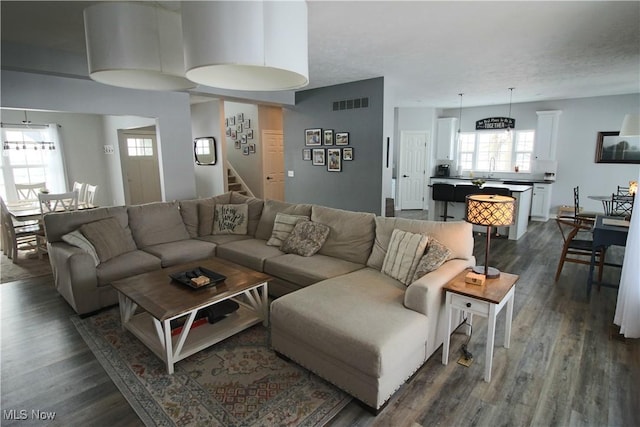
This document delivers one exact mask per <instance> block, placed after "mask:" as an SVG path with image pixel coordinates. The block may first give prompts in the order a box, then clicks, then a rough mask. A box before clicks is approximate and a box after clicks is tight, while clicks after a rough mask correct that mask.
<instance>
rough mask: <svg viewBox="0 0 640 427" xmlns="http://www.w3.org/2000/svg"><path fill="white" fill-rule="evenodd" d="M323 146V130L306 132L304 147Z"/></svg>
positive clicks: (308, 130)
mask: <svg viewBox="0 0 640 427" xmlns="http://www.w3.org/2000/svg"><path fill="white" fill-rule="evenodd" d="M320 144H322V129H306V130H305V131H304V145H320Z"/></svg>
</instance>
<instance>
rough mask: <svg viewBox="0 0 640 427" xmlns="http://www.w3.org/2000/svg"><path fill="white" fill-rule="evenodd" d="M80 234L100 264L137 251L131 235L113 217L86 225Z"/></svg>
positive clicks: (82, 227) (81, 228)
mask: <svg viewBox="0 0 640 427" xmlns="http://www.w3.org/2000/svg"><path fill="white" fill-rule="evenodd" d="M80 232H81V233H82V234H83V235H84V237H86V238H87V240H88V241H89V242H91V244H92V245H93V247H94V248H96V253H97V254H98V258H100V262H105V261H108V260H110V259H111V258H115V257H117V256H118V255H122V254H124V253H127V252H131V251H134V250H136V249H137V248H136V243H135V242H134V241H133V238H132V237H131V234H130V233H128V232H127V231H126V230H125V229H124V228H123V227H122V226H121V225H120V223H119V222H118V220H117V219H116V218H114V217H109V218H105V219H101V220H99V221H94V222H89V223H86V224H84V225H82V226H81V227H80Z"/></svg>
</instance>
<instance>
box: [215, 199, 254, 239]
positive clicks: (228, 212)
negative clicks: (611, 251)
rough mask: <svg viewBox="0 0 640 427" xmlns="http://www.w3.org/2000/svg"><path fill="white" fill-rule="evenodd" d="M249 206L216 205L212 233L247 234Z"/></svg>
mask: <svg viewBox="0 0 640 427" xmlns="http://www.w3.org/2000/svg"><path fill="white" fill-rule="evenodd" d="M248 213H249V206H247V205H245V204H239V205H216V207H215V216H214V219H213V234H247V225H248V223H249V221H248V219H247V216H248Z"/></svg>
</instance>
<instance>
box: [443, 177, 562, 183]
mask: <svg viewBox="0 0 640 427" xmlns="http://www.w3.org/2000/svg"><path fill="white" fill-rule="evenodd" d="M431 179H457V180H463V181H473V180H474V179H484V180H485V182H487V183H489V182H518V183H520V182H521V183H523V184H553V183H554V182H555V181H550V180H545V179H543V178H484V177H481V176H476V177H473V178H470V177H468V176H432V177H431Z"/></svg>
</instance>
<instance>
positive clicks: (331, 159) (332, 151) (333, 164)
mask: <svg viewBox="0 0 640 427" xmlns="http://www.w3.org/2000/svg"><path fill="white" fill-rule="evenodd" d="M327 158H328V159H327V170H328V171H329V172H340V171H341V170H342V150H341V149H339V148H327Z"/></svg>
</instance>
